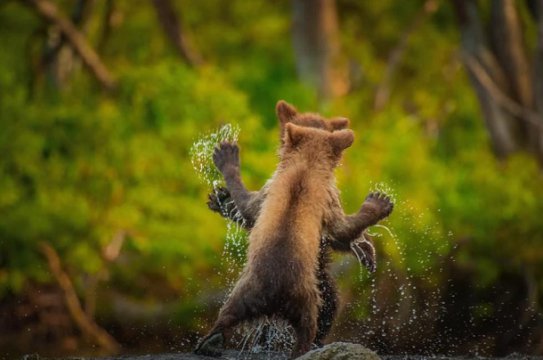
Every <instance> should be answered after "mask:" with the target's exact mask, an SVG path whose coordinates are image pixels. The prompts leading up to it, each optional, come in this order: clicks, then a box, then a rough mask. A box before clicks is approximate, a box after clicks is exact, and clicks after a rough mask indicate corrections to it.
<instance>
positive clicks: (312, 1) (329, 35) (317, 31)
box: [292, 0, 349, 99]
mask: <svg viewBox="0 0 543 360" xmlns="http://www.w3.org/2000/svg"><path fill="white" fill-rule="evenodd" d="M292 6H293V27H292V35H293V43H294V54H295V57H296V67H297V71H298V76H299V77H300V79H301V80H302V81H303V82H304V83H306V84H308V85H310V86H312V87H314V88H316V89H317V91H318V94H319V97H320V98H321V99H330V98H334V97H336V96H340V95H343V94H345V93H346V92H347V91H348V89H349V80H348V70H347V69H348V67H347V62H346V59H345V58H343V57H342V56H341V46H340V40H339V29H338V19H337V12H336V3H335V0H292Z"/></svg>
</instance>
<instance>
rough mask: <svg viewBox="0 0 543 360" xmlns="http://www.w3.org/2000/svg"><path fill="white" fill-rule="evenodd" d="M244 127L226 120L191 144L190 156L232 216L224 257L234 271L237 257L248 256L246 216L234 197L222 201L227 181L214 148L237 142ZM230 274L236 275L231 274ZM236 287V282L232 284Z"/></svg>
mask: <svg viewBox="0 0 543 360" xmlns="http://www.w3.org/2000/svg"><path fill="white" fill-rule="evenodd" d="M239 133H240V127H239V126H238V125H234V124H225V125H223V126H221V127H220V128H219V129H218V130H217V131H215V132H211V133H209V134H205V135H202V136H200V137H199V138H198V139H197V140H196V141H195V142H194V143H193V144H192V146H191V148H190V152H189V153H190V157H191V163H192V167H193V168H194V170H195V171H196V173H197V174H198V177H199V178H200V179H201V180H202V181H203V182H205V183H206V184H207V185H208V186H210V187H211V188H212V191H213V193H214V195H215V196H216V197H217V199H218V200H219V205H220V210H221V213H222V214H223V216H224V217H225V218H226V219H233V220H234V221H232V220H228V222H227V225H226V241H225V243H224V249H223V261H225V262H226V263H227V266H225V268H226V269H227V271H228V272H229V274H230V275H235V274H233V272H235V271H236V269H238V267H237V266H233V265H235V264H236V263H237V261H236V259H240V258H243V257H244V249H245V244H246V237H247V235H246V233H245V231H244V230H243V226H244V224H245V220H244V219H243V217H242V216H241V214H240V213H239V212H238V210H237V208H236V207H235V205H234V203H233V201H232V199H230V198H227V199H225V200H224V201H221V200H220V199H221V197H220V196H219V191H220V190H219V188H220V187H221V186H223V185H224V180H223V178H222V175H221V173H220V172H219V170H218V169H217V168H216V167H215V165H214V164H213V152H214V150H215V148H216V147H217V145H219V144H220V143H221V142H224V141H228V142H236V141H237V140H238V138H239ZM230 278H235V276H234V277H232V276H230ZM229 285H230V287H232V286H233V285H234V284H233V283H232V284H229Z"/></svg>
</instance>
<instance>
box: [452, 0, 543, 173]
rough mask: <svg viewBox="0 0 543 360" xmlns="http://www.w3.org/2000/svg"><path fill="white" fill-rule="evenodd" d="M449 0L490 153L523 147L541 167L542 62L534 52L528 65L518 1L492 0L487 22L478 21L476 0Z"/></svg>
mask: <svg viewBox="0 0 543 360" xmlns="http://www.w3.org/2000/svg"><path fill="white" fill-rule="evenodd" d="M452 3H453V6H454V9H455V11H456V15H457V18H458V23H459V27H460V33H461V47H462V55H463V59H464V63H465V65H466V69H467V72H468V75H469V78H470V82H471V84H472V86H473V88H474V90H475V92H476V93H477V97H478V99H479V103H480V105H481V109H482V112H483V117H484V120H485V124H486V127H487V130H488V133H489V135H490V139H491V142H492V147H493V149H494V152H495V154H496V155H497V157H499V158H505V157H507V156H508V155H510V154H512V153H513V152H515V151H517V150H520V149H524V150H527V151H529V152H530V153H532V154H533V155H534V156H535V157H536V158H538V160H539V161H540V163H541V165H542V166H543V144H542V139H543V121H542V114H543V112H542V109H541V105H538V103H540V102H541V100H540V98H541V95H540V92H541V91H542V90H540V87H541V86H543V81H542V79H541V75H540V72H541V66H542V63H541V59H539V60H538V57H537V56H538V55H537V54H536V57H535V59H536V60H535V64H534V66H532V64H530V60H529V57H528V55H527V50H526V47H525V45H524V43H525V39H524V34H523V31H522V30H523V29H522V23H521V19H520V16H519V13H518V9H517V6H518V2H516V1H515V0H496V1H492V2H491V16H490V25H489V26H484V25H483V20H482V18H481V16H480V15H479V11H478V6H477V1H476V0H453V1H452ZM484 29H488V32H485V30H484ZM539 40H541V38H540V39H539ZM538 49H539V47H538ZM538 51H539V50H538ZM536 52H537V51H536ZM532 69H533V70H532ZM538 74H539V75H538ZM538 97H539V98H538Z"/></svg>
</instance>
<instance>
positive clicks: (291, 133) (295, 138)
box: [285, 123, 305, 146]
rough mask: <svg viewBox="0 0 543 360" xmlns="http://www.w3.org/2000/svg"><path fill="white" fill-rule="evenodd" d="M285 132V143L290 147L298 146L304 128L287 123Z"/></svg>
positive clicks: (302, 136)
mask: <svg viewBox="0 0 543 360" xmlns="http://www.w3.org/2000/svg"><path fill="white" fill-rule="evenodd" d="M286 130H287V131H286V135H285V143H286V144H289V145H291V146H296V145H298V144H299V143H300V142H301V141H302V139H303V138H304V136H305V134H304V132H305V131H304V128H303V127H302V126H298V125H294V124H293V123H287V124H286Z"/></svg>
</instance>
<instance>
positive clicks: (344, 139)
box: [330, 129, 354, 153]
mask: <svg viewBox="0 0 543 360" xmlns="http://www.w3.org/2000/svg"><path fill="white" fill-rule="evenodd" d="M330 141H331V143H332V147H333V149H334V151H335V152H336V153H341V152H342V151H343V150H345V149H347V148H348V147H349V146H351V145H352V144H353V141H354V133H353V131H352V130H349V129H346V130H339V131H334V132H333V133H332V134H331V135H330Z"/></svg>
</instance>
